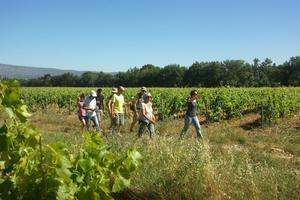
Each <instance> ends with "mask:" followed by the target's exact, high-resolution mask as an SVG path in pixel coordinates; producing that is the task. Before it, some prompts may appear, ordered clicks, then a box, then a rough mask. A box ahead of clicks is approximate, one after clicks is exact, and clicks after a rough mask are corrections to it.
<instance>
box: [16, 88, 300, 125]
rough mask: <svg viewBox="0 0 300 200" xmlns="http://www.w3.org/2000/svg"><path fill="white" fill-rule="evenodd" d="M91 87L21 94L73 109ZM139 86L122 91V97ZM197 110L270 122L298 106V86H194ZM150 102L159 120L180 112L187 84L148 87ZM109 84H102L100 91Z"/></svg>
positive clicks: (33, 103) (32, 102) (33, 102)
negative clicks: (257, 116) (256, 116)
mask: <svg viewBox="0 0 300 200" xmlns="http://www.w3.org/2000/svg"><path fill="white" fill-rule="evenodd" d="M90 90H91V88H43V87H38V88H22V89H21V98H22V99H24V100H25V103H26V104H27V105H28V106H29V107H30V108H33V107H39V108H42V109H47V107H48V105H51V104H55V105H57V106H58V107H59V108H66V109H69V110H70V111H74V110H75V109H76V98H77V96H79V95H80V94H81V93H84V94H88V93H89V92H90ZM138 90H139V88H129V89H126V91H125V99H126V101H129V100H130V97H131V96H134V95H135V94H136V93H137V92H138ZM198 90H199V91H200V94H201V96H200V100H199V102H198V106H199V111H200V114H201V115H202V116H204V117H205V119H206V121H207V122H215V121H223V120H228V119H232V118H237V117H241V116H242V115H243V114H246V113H259V114H260V115H261V116H262V117H261V120H262V123H264V124H271V123H273V122H276V121H277V120H278V119H279V118H283V117H287V116H290V115H292V114H293V113H295V112H297V111H299V109H300V88H295V87H286V88H284V87H283V88H216V89H207V88H204V89H202V88H198ZM149 91H150V93H151V94H152V96H153V105H154V108H155V109H156V110H157V115H158V118H159V120H166V119H170V118H174V117H176V116H179V117H180V116H182V115H183V114H184V111H185V109H186V107H185V106H186V105H185V102H186V98H187V97H188V95H189V92H190V91H191V88H151V89H150V90H149ZM109 94H110V88H104V95H105V96H108V95H109Z"/></svg>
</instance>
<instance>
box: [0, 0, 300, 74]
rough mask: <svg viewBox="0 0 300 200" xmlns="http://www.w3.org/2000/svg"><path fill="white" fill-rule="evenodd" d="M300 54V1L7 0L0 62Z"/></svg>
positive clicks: (105, 67) (60, 63)
mask: <svg viewBox="0 0 300 200" xmlns="http://www.w3.org/2000/svg"><path fill="white" fill-rule="evenodd" d="M296 55H300V1H299V0H248V1H246V0H210V1H209V0H207V1H202V0H180V1H179V0H127V1H125V0H119V1H116V0H103V1H101V0H93V1H92V0H86V1H83V0H19V1H16V0H0V63H6V64H16V65H26V66H35V67H56V68H61V69H75V70H96V71H105V72H112V71H125V70H127V69H129V68H131V67H135V66H137V67H140V66H142V65H144V64H148V63H151V64H154V65H157V66H160V67H163V66H165V65H167V64H174V63H176V64H180V65H184V66H190V65H191V64H192V63H193V62H195V61H216V60H219V61H222V60H225V59H243V60H246V61H247V62H252V60H253V58H255V57H257V58H259V59H264V58H266V57H269V58H271V59H272V60H273V61H274V62H276V63H277V64H280V63H282V62H284V61H287V60H288V59H289V58H290V57H291V56H296Z"/></svg>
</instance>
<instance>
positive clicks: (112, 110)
mask: <svg viewBox="0 0 300 200" xmlns="http://www.w3.org/2000/svg"><path fill="white" fill-rule="evenodd" d="M115 101H116V98H115V95H114V96H112V98H111V103H110V105H111V108H110V109H111V116H115V113H114V109H115Z"/></svg>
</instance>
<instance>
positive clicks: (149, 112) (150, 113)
mask: <svg viewBox="0 0 300 200" xmlns="http://www.w3.org/2000/svg"><path fill="white" fill-rule="evenodd" d="M142 108H143V110H144V111H145V114H146V116H147V117H148V118H149V119H153V109H152V103H151V102H149V103H148V105H146V104H145V103H142ZM141 116H142V120H143V121H145V122H147V123H149V120H147V119H146V118H145V117H144V116H143V115H142V114H141Z"/></svg>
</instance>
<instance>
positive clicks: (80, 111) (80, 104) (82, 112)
mask: <svg viewBox="0 0 300 200" xmlns="http://www.w3.org/2000/svg"><path fill="white" fill-rule="evenodd" d="M84 98H85V96H84V94H81V95H80V96H79V97H78V98H77V107H78V119H79V121H80V122H81V125H82V132H83V131H84V129H85V126H86V122H85V116H86V113H85V109H84V107H83V104H84Z"/></svg>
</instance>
